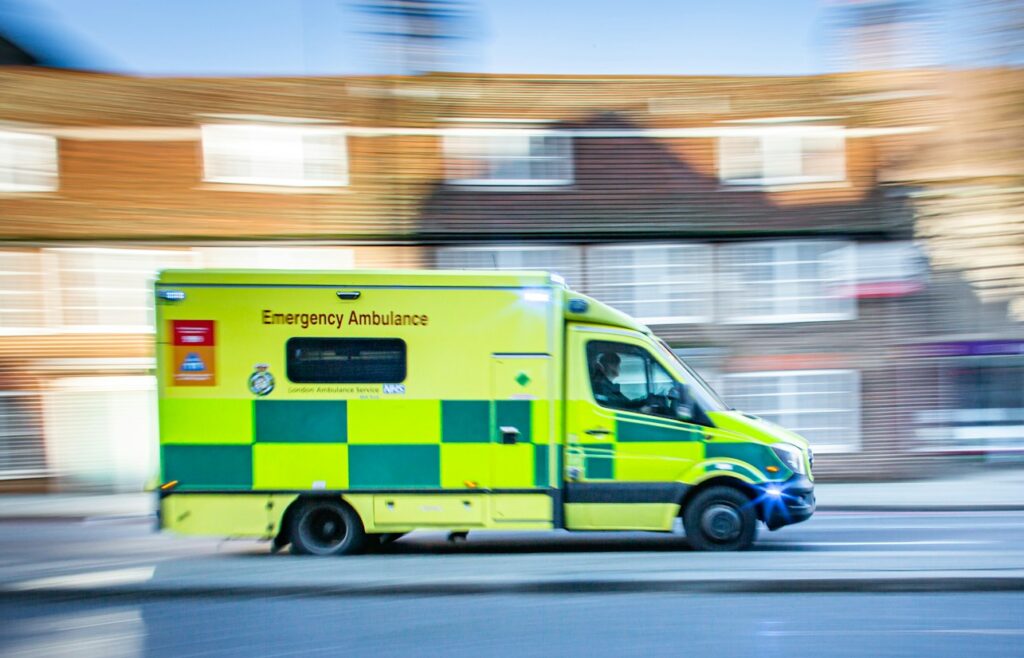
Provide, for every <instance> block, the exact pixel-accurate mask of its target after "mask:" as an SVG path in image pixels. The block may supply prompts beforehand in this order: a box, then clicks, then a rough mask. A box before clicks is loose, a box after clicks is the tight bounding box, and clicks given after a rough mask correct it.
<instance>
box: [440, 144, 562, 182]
mask: <svg viewBox="0 0 1024 658" xmlns="http://www.w3.org/2000/svg"><path fill="white" fill-rule="evenodd" d="M444 152H445V169H446V172H447V173H446V177H447V180H448V182H449V183H456V184H463V185H472V184H493V185H502V184H513V185H516V184H525V185H529V184H546V185H547V184H557V185H563V184H568V183H571V182H572V149H571V142H570V138H569V137H568V136H567V135H549V134H536V133H525V132H524V133H517V131H515V130H504V131H502V132H501V133H492V134H489V133H480V134H457V135H447V136H446V137H445V138H444Z"/></svg>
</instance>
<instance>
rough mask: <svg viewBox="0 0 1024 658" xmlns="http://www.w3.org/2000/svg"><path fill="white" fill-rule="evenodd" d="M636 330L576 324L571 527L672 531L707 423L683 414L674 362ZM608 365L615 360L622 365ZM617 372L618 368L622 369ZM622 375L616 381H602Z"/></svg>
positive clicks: (569, 456)
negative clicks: (686, 475)
mask: <svg viewBox="0 0 1024 658" xmlns="http://www.w3.org/2000/svg"><path fill="white" fill-rule="evenodd" d="M649 345H650V344H649V341H648V340H647V339H646V338H645V337H644V336H643V335H641V334H638V333H636V332H630V331H624V330H616V329H611V328H607V329H606V328H602V327H587V326H573V327H572V328H571V330H570V336H569V345H568V347H569V355H568V357H569V358H568V361H569V381H568V388H569V391H568V393H569V395H568V398H569V404H568V409H567V415H566V424H567V439H568V441H567V445H566V456H565V464H566V474H565V477H566V488H565V494H566V526H567V527H569V528H570V529H627V528H633V529H660V530H666V529H669V528H671V526H672V521H673V520H674V518H675V516H676V515H677V514H678V504H677V503H678V499H679V492H680V491H681V488H680V486H679V484H678V482H679V480H680V479H681V478H682V476H683V474H684V473H685V472H686V471H687V470H688V469H689V468H690V467H691V466H692V465H693V464H694V463H695V462H696V461H698V460H700V459H702V458H703V453H704V444H703V441H702V439H703V437H704V431H703V428H702V427H701V426H700V425H698V424H696V423H695V422H692V420H687V419H686V416H687V412H682V411H679V410H678V409H677V408H676V405H675V396H676V395H677V394H678V391H679V390H680V387H679V385H678V383H677V382H676V380H675V378H673V376H672V375H671V370H670V368H669V366H668V365H667V364H665V363H662V362H661V360H660V359H659V357H658V356H657V355H656V354H655V352H654V351H653V350H652V349H650V347H649ZM616 362H617V368H616V367H615V366H614V365H613V366H611V367H609V366H608V364H609V363H611V364H615V363H616ZM616 370H617V372H616ZM610 373H613V374H614V377H612V378H611V382H610V383H609V381H605V380H601V377H602V376H604V377H606V378H607V377H608V375H609V374H610Z"/></svg>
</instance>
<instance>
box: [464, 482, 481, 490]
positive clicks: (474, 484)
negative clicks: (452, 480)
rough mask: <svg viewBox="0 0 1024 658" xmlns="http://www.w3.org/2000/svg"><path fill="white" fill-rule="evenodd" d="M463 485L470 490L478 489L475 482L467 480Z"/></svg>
mask: <svg viewBox="0 0 1024 658" xmlns="http://www.w3.org/2000/svg"><path fill="white" fill-rule="evenodd" d="M462 484H464V485H466V487H467V488H468V489H476V487H477V484H476V482H473V481H472V480H466V481H465V482H463V483H462Z"/></svg>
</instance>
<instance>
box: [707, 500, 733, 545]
mask: <svg viewBox="0 0 1024 658" xmlns="http://www.w3.org/2000/svg"><path fill="white" fill-rule="evenodd" d="M700 526H701V529H702V530H703V531H704V534H705V535H707V536H708V537H709V538H710V539H712V540H714V541H717V542H726V541H732V540H733V539H736V538H737V537H739V536H740V533H741V532H742V531H743V518H742V517H741V516H740V513H739V510H737V509H736V508H735V507H733V506H732V505H727V504H725V503H715V504H713V505H710V506H709V507H708V508H707V509H706V510H704V513H703V514H701V517H700Z"/></svg>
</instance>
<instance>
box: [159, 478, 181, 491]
mask: <svg viewBox="0 0 1024 658" xmlns="http://www.w3.org/2000/svg"><path fill="white" fill-rule="evenodd" d="M176 486H178V481H177V480H171V481H170V482H164V483H163V484H161V485H160V490H161V491H168V490H170V489H173V488H174V487H176Z"/></svg>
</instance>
